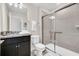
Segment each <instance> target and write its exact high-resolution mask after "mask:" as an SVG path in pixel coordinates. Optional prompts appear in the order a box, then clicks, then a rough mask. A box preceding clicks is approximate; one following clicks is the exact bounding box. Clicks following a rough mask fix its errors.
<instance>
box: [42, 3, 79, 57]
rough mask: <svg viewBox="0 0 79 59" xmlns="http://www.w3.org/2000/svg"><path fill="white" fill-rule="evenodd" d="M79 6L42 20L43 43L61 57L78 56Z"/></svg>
mask: <svg viewBox="0 0 79 59" xmlns="http://www.w3.org/2000/svg"><path fill="white" fill-rule="evenodd" d="M78 7H79V4H75V5H72V6H70V7H68V8H65V9H63V10H60V11H58V12H56V13H55V14H52V15H48V16H46V17H44V18H43V22H42V28H43V31H42V32H43V33H42V35H43V37H42V38H43V43H44V44H45V45H46V47H47V48H48V49H49V50H51V51H52V52H54V53H58V54H59V55H63V56H75V55H79V46H78V45H79V16H78V15H79V8H78Z"/></svg>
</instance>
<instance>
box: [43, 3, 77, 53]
mask: <svg viewBox="0 0 79 59" xmlns="http://www.w3.org/2000/svg"><path fill="white" fill-rule="evenodd" d="M75 4H76V3H70V4H67V5H66V6H63V7H62V8H59V9H57V10H55V11H54V12H53V13H51V14H47V15H45V16H42V43H44V37H43V35H44V33H43V29H44V26H43V20H44V17H46V16H49V15H50V16H52V15H53V14H54V13H56V12H58V11H60V10H63V9H65V8H68V7H70V6H72V5H75ZM55 21H56V20H55ZM54 26H55V24H54ZM54 28H55V27H54ZM53 33H54V36H53V37H54V53H56V34H57V33H60V34H61V33H62V32H56V31H55V29H54V32H53Z"/></svg>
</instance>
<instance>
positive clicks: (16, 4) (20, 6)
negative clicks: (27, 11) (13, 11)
mask: <svg viewBox="0 0 79 59" xmlns="http://www.w3.org/2000/svg"><path fill="white" fill-rule="evenodd" d="M9 5H10V6H12V5H13V6H14V7H16V8H18V7H19V8H20V9H22V8H23V3H9Z"/></svg>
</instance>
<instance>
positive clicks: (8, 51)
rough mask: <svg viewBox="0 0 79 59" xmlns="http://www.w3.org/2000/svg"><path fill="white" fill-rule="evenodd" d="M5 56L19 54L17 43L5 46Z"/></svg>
mask: <svg viewBox="0 0 79 59" xmlns="http://www.w3.org/2000/svg"><path fill="white" fill-rule="evenodd" d="M4 54H5V56H17V44H10V45H7V46H5V47H4Z"/></svg>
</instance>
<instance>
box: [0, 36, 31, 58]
mask: <svg viewBox="0 0 79 59" xmlns="http://www.w3.org/2000/svg"><path fill="white" fill-rule="evenodd" d="M1 55H2V56H30V36H22V37H13V38H7V39H6V40H5V41H4V42H3V44H2V45H1Z"/></svg>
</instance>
